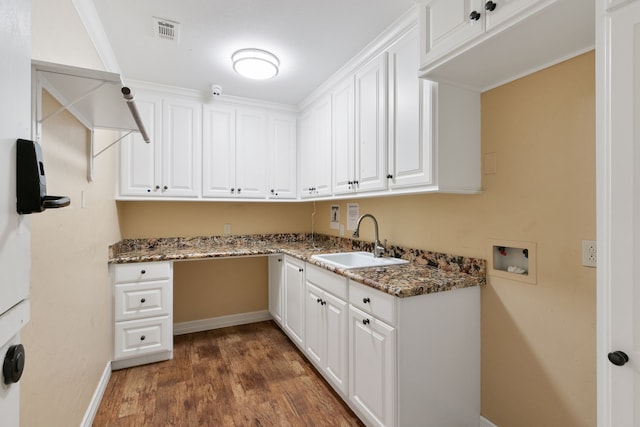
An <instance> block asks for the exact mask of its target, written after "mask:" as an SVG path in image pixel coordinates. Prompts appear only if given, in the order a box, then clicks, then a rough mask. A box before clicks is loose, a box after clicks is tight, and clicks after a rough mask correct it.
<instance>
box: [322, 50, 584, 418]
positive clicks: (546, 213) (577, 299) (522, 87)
mask: <svg viewBox="0 0 640 427" xmlns="http://www.w3.org/2000/svg"><path fill="white" fill-rule="evenodd" d="M594 91H595V76H594V54H593V52H591V53H588V54H585V55H582V56H579V57H577V58H574V59H572V60H570V61H568V62H565V63H562V64H559V65H557V66H554V67H552V68H549V69H546V70H543V71H541V72H539V73H536V74H533V75H531V76H528V77H526V78H523V79H520V80H518V81H515V82H513V83H511V84H507V85H504V86H502V87H499V88H496V89H494V90H491V91H489V92H486V93H484V94H483V95H482V152H483V155H484V154H486V153H496V158H497V173H495V174H484V175H483V188H484V192H483V193H482V194H479V195H473V196H465V195H437V194H436V195H416V196H399V197H392V198H378V199H364V200H362V199H361V200H352V201H350V202H355V203H359V204H360V213H361V214H363V213H367V212H368V213H372V214H374V215H375V216H376V217H377V219H378V220H379V223H380V237H381V239H388V240H389V242H390V243H395V244H400V245H406V246H410V247H417V248H426V249H431V250H437V251H443V252H447V253H453V254H459V255H466V256H473V257H482V258H485V259H488V257H489V239H494V238H495V239H507V240H520V241H529V242H535V243H537V254H538V261H537V284H536V285H530V284H526V283H523V282H519V281H514V280H507V279H500V278H496V277H490V278H489V285H488V286H486V287H485V288H484V289H483V290H482V413H483V415H484V416H485V417H486V418H488V419H490V420H491V421H492V422H494V423H495V424H497V425H498V426H499V427H526V426H531V427H534V426H535V427H539V426H545V427H551V426H563V427H568V426H576V427H578V426H579V427H584V426H595V425H596V361H595V339H596V317H595V304H596V297H595V284H596V276H595V274H596V271H595V269H593V268H586V267H582V265H581V240H583V239H584V240H594V239H595V101H594V99H595V92H594ZM346 203H347V202H346V201H345V202H340V203H338V204H339V205H340V207H341V208H340V212H341V223H342V224H343V225H345V228H346ZM332 204H336V203H335V202H324V203H318V206H317V208H318V213H317V216H316V218H317V221H316V224H317V229H318V231H319V232H320V233H325V234H336V230H331V229H330V228H329V218H330V206H331V205H332ZM361 236H362V238H363V239H365V240H372V239H373V226H372V225H371V224H370V223H369V222H367V223H364V222H363V225H362V230H361Z"/></svg>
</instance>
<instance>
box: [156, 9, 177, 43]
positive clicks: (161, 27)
mask: <svg viewBox="0 0 640 427" xmlns="http://www.w3.org/2000/svg"><path fill="white" fill-rule="evenodd" d="M153 33H154V34H155V36H156V37H158V38H161V39H164V40H171V41H173V42H176V43H177V42H178V41H180V23H179V22H176V21H172V20H170V19H164V18H156V17H155V16H154V17H153Z"/></svg>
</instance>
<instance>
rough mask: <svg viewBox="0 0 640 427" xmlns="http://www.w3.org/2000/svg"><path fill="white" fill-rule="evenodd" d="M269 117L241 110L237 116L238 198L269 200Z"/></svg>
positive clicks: (258, 112)
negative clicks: (267, 197) (267, 198)
mask: <svg viewBox="0 0 640 427" xmlns="http://www.w3.org/2000/svg"><path fill="white" fill-rule="evenodd" d="M267 162H268V159H267V115H266V114H265V113H264V112H263V111H260V110H252V109H247V108H238V113H237V116H236V196H237V197H243V198H246V197H249V198H265V197H266V196H267Z"/></svg>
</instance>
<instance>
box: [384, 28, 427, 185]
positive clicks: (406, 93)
mask: <svg viewBox="0 0 640 427" xmlns="http://www.w3.org/2000/svg"><path fill="white" fill-rule="evenodd" d="M417 49H418V31H417V29H416V30H413V31H411V32H409V33H408V34H407V35H405V36H404V37H402V38H401V39H400V40H398V42H396V43H395V44H394V45H393V46H391V47H390V48H389V50H388V51H389V141H388V161H389V166H388V172H389V175H388V176H387V178H388V179H389V188H399V187H407V186H414V185H427V184H430V183H431V182H432V173H431V172H432V155H431V153H432V150H431V132H430V130H431V125H432V122H431V102H432V99H431V85H432V83H431V82H429V81H428V80H423V79H420V78H418V76H417V72H416V70H417V68H418V58H417V55H416V51H417Z"/></svg>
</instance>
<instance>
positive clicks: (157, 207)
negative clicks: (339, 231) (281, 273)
mask: <svg viewBox="0 0 640 427" xmlns="http://www.w3.org/2000/svg"><path fill="white" fill-rule="evenodd" d="M312 212H313V207H312V206H311V203H261V202H252V203H233V202H227V203H225V202H118V213H119V216H120V227H121V228H120V229H121V231H122V237H123V238H126V239H133V238H141V237H176V236H183V237H192V236H221V235H223V233H224V224H231V234H234V235H243V234H261V233H306V232H310V231H311V214H312Z"/></svg>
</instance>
